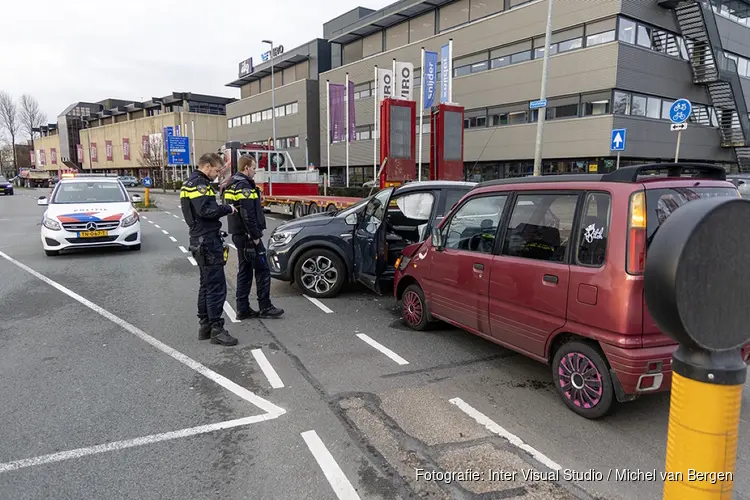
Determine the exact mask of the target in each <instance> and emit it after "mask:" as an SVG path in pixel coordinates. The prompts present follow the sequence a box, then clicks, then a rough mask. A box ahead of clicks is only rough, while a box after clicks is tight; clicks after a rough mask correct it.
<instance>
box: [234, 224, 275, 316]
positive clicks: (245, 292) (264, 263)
mask: <svg viewBox="0 0 750 500" xmlns="http://www.w3.org/2000/svg"><path fill="white" fill-rule="evenodd" d="M232 241H233V242H234V246H236V247H237V260H238V262H239V266H238V268H239V270H238V272H237V293H236V299H237V309H238V311H237V312H238V313H239V312H245V313H246V312H249V309H250V289H251V288H252V285H253V271H255V289H256V292H257V294H258V307H259V308H260V310H261V311H264V310H266V309H268V308H270V307H271V268H270V267H269V265H268V258H267V257H266V247H265V246H264V245H263V241H262V240H261V241H260V243H258V246H255V245H254V244H253V242H252V240H250V239H249V237H248V236H247V234H233V235H232ZM253 247H254V248H255V260H254V261H250V260H249V259H248V257H247V256H246V255H245V249H246V248H253Z"/></svg>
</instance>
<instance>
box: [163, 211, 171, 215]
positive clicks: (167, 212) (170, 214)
mask: <svg viewBox="0 0 750 500" xmlns="http://www.w3.org/2000/svg"><path fill="white" fill-rule="evenodd" d="M164 213H165V214H169V215H172V212H164Z"/></svg>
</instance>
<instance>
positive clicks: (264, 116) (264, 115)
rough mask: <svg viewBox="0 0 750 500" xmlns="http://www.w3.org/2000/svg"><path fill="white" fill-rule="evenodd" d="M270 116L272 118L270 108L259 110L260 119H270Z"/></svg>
mask: <svg viewBox="0 0 750 500" xmlns="http://www.w3.org/2000/svg"><path fill="white" fill-rule="evenodd" d="M271 118H273V113H272V112H271V110H270V109H266V110H263V111H262V112H261V119H263V120H270V119H271Z"/></svg>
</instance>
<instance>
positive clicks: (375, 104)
mask: <svg viewBox="0 0 750 500" xmlns="http://www.w3.org/2000/svg"><path fill="white" fill-rule="evenodd" d="M378 83H379V81H378V65H377V64H376V65H375V85H374V87H375V88H374V89H373V90H374V91H375V94H374V96H373V97H374V99H373V101H374V102H373V105H372V114H373V122H372V123H373V126H372V167H373V174H372V179H373V182H375V180H376V179H375V178H376V177H377V176H378V141H377V140H376V139H375V134H376V132H377V130H378Z"/></svg>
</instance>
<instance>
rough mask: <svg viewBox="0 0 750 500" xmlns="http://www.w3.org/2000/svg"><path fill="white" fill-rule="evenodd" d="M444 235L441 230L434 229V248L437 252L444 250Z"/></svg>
mask: <svg viewBox="0 0 750 500" xmlns="http://www.w3.org/2000/svg"><path fill="white" fill-rule="evenodd" d="M443 243H444V242H443V233H442V232H440V229H439V228H437V227H436V228H433V229H432V246H433V247H435V249H436V250H442V249H443Z"/></svg>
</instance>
